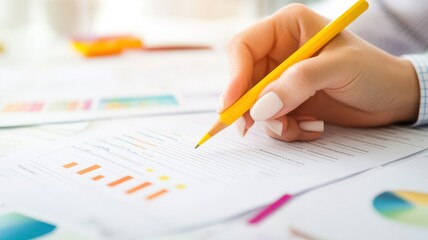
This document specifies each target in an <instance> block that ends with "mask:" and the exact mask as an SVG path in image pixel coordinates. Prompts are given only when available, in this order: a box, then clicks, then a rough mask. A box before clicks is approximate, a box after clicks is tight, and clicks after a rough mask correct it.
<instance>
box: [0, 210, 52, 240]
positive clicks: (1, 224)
mask: <svg viewBox="0 0 428 240" xmlns="http://www.w3.org/2000/svg"><path fill="white" fill-rule="evenodd" d="M55 228H56V226H54V225H52V224H49V223H46V222H42V221H40V220H36V219H34V218H30V217H27V216H24V215H21V214H19V213H8V214H5V215H2V216H0V240H6V239H8V240H10V239H13V240H21V239H22V240H24V239H25V240H26V239H34V238H38V237H41V236H44V235H46V234H49V233H51V232H52V231H53V230H55Z"/></svg>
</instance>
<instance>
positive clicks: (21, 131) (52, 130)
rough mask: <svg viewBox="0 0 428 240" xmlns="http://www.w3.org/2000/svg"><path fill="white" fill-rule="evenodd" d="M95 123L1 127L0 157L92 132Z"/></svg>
mask: <svg viewBox="0 0 428 240" xmlns="http://www.w3.org/2000/svg"><path fill="white" fill-rule="evenodd" d="M93 125H94V124H93V123H90V122H80V123H68V124H51V125H46V126H36V127H25V128H8V129H1V130H0V131H1V133H0V134H1V138H0V158H2V157H6V156H8V155H9V154H12V153H13V152H17V151H19V150H23V149H28V148H37V147H39V146H41V145H46V144H48V143H52V142H55V141H59V140H61V139H66V138H71V137H73V136H76V135H79V134H82V133H83V132H85V133H87V132H90V131H91V130H93V129H92V128H93ZM0 162H1V161H0Z"/></svg>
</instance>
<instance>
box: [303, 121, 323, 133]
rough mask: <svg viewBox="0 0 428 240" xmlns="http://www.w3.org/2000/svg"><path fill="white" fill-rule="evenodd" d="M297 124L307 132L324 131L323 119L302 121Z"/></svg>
mask: <svg viewBox="0 0 428 240" xmlns="http://www.w3.org/2000/svg"><path fill="white" fill-rule="evenodd" d="M299 126H300V128H301V129H303V130H305V131H307V132H324V121H302V122H300V123H299Z"/></svg>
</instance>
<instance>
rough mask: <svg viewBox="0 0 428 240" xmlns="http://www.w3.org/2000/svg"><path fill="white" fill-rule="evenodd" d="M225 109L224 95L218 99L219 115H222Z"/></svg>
mask: <svg viewBox="0 0 428 240" xmlns="http://www.w3.org/2000/svg"><path fill="white" fill-rule="evenodd" d="M223 108H224V95H223V93H222V94H221V95H220V98H219V99H218V103H217V113H218V114H220V113H221V112H223Z"/></svg>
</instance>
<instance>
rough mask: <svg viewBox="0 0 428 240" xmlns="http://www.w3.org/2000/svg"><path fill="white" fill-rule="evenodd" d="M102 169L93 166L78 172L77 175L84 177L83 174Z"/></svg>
mask: <svg viewBox="0 0 428 240" xmlns="http://www.w3.org/2000/svg"><path fill="white" fill-rule="evenodd" d="M100 167H101V166H99V165H92V166H90V167H88V168H85V169H82V170H80V171H78V172H77V174H80V175H83V174H86V173H88V172H92V171H94V170H96V169H98V168H100Z"/></svg>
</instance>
